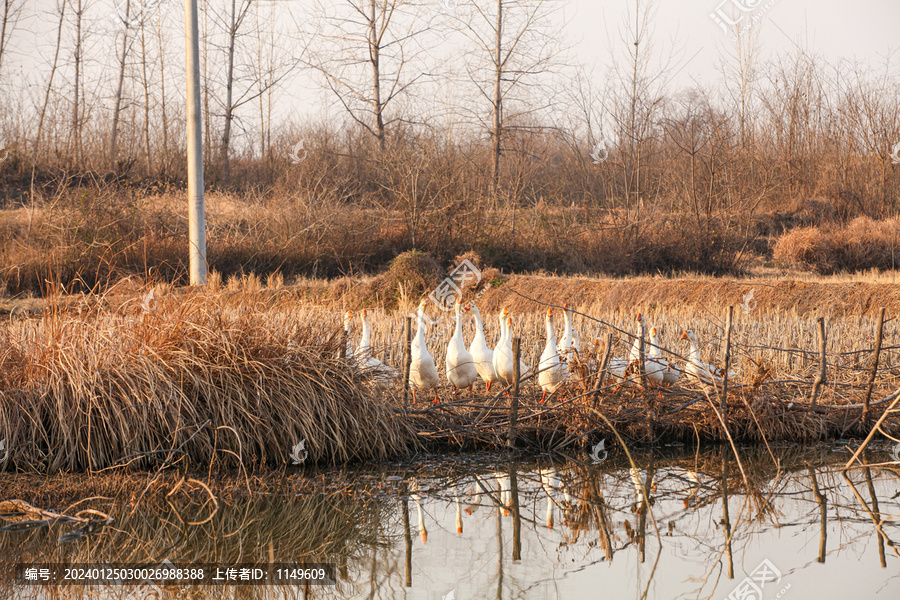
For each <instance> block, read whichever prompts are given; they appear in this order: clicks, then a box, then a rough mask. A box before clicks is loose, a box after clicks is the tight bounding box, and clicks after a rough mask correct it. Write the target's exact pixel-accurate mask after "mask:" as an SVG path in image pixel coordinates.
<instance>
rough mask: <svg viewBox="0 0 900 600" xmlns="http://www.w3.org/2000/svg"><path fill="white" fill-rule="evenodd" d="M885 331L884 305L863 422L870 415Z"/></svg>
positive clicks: (880, 316)
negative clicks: (870, 399)
mask: <svg viewBox="0 0 900 600" xmlns="http://www.w3.org/2000/svg"><path fill="white" fill-rule="evenodd" d="M883 332H884V307H883V306H882V307H881V309H880V310H879V311H878V329H877V331H876V332H875V360H874V361H873V362H872V372H871V373H870V374H869V387H868V388H866V399H865V400H863V414H862V418H863V422H865V420H866V418H867V417H868V415H869V398H871V397H872V388H873V387H875V377H876V376H877V375H878V357H879V356H880V355H881V336H882V334H883Z"/></svg>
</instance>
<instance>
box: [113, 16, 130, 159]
mask: <svg viewBox="0 0 900 600" xmlns="http://www.w3.org/2000/svg"><path fill="white" fill-rule="evenodd" d="M124 1H125V6H124V10H125V13H124V14H123V15H122V26H123V28H122V46H121V50H120V51H119V54H118V56H117V58H118V61H119V64H118V69H119V72H118V79H117V83H116V94H115V97H114V99H113V116H112V125H111V126H110V127H111V128H112V131H111V132H110V135H109V163H110V164H109V168H110V169H112V170H113V171H115V170H116V157H117V153H116V143H117V141H118V136H119V116H120V114H121V110H122V87H123V85H124V83H125V65H126V61H127V59H128V51H129V50H130V48H131V42H130V40H129V30H130V28H131V18H132V13H131V0H124ZM136 4H137V2H136Z"/></svg>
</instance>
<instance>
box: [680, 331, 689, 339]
mask: <svg viewBox="0 0 900 600" xmlns="http://www.w3.org/2000/svg"><path fill="white" fill-rule="evenodd" d="M681 339H683V340H686V339H688V334H687V331H682V332H681Z"/></svg>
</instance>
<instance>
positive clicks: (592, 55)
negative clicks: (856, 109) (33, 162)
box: [0, 0, 900, 127]
mask: <svg viewBox="0 0 900 600" xmlns="http://www.w3.org/2000/svg"><path fill="white" fill-rule="evenodd" d="M57 1H58V0H27V2H26V3H25V7H24V16H25V18H24V19H23V20H22V23H21V24H20V26H19V29H18V30H17V31H16V32H15V34H14V36H13V38H12V40H11V41H10V44H9V47H8V55H7V56H6V57H5V58H4V63H3V65H2V69H3V72H2V73H0V90H2V91H3V92H5V93H4V94H3V96H2V97H0V98H10V96H11V95H12V103H13V106H16V107H17V106H18V105H23V106H26V107H33V106H37V105H38V104H39V102H40V99H41V98H42V90H43V88H44V86H45V82H46V76H47V73H48V72H49V63H50V59H51V57H52V54H53V45H54V42H55V21H54V18H53V15H52V12H53V10H54V7H55V6H56V3H57ZM131 1H132V3H135V2H140V1H143V2H145V3H146V2H157V1H161V2H162V7H163V10H164V13H165V17H164V19H165V20H164V22H165V23H166V30H167V33H166V44H165V46H166V52H167V57H166V60H167V67H166V68H167V72H170V71H171V73H172V74H171V78H172V80H171V81H170V82H169V83H168V84H167V87H168V89H167V95H168V94H172V95H173V96H174V99H175V100H178V101H179V102H181V99H183V89H184V85H183V81H182V80H181V79H182V78H183V71H182V69H183V61H184V51H183V29H182V28H183V14H184V13H183V2H182V0H131ZM479 1H480V2H483V5H484V6H486V7H489V6H490V5H491V4H492V3H491V2H490V0H479ZM634 1H635V0H568V1H566V0H562V2H561V3H562V5H563V6H564V9H563V10H562V11H560V12H559V13H557V19H558V22H559V24H560V25H561V26H562V27H563V29H562V37H563V43H564V44H568V45H569V46H570V47H571V56H572V58H573V62H576V63H581V64H583V65H585V66H587V67H591V68H592V69H593V76H594V78H595V81H597V82H602V81H604V79H605V78H607V77H608V75H607V73H608V71H609V68H610V66H611V65H612V63H613V59H612V58H611V50H615V51H621V50H622V48H623V44H622V42H621V40H620V37H619V35H620V34H619V31H620V29H621V27H622V21H623V17H624V15H625V13H626V10H627V8H628V7H629V6H633V4H634ZM115 2H124V0H90V1H89V2H88V3H89V4H90V6H91V8H90V9H89V10H88V13H87V14H86V16H85V19H86V27H87V30H88V31H89V32H90V37H89V39H88V48H87V56H88V57H89V59H90V58H91V57H92V56H93V62H92V65H91V66H89V67H88V68H89V69H93V71H92V72H90V71H89V72H90V74H89V75H88V80H87V82H86V94H87V95H88V97H90V96H91V95H92V94H93V96H94V98H96V99H98V100H97V102H98V103H99V105H103V103H104V102H107V99H108V98H110V97H111V95H112V91H113V86H112V81H113V80H114V77H113V75H114V73H115V58H114V57H115V52H116V49H115V48H114V46H113V40H115V36H114V33H115V32H116V31H117V30H118V29H119V28H121V22H119V21H117V20H116V18H115V17H114V15H115V12H114V10H112V5H113V4H114V3H115ZM337 2H338V0H335V3H337ZM313 3H314V0H280V1H279V0H266V4H267V5H268V6H272V7H273V9H274V10H275V11H284V16H282V17H279V18H277V19H275V22H276V26H277V27H278V28H279V29H280V31H281V34H282V35H283V36H285V38H284V39H289V38H290V37H291V36H292V35H294V33H296V31H297V29H298V28H300V27H303V26H304V25H305V24H306V23H307V22H308V18H307V16H306V15H307V14H308V13H309V10H310V8H309V7H310V6H311V5H312V4H313ZM462 3H463V0H426V1H425V6H424V8H423V10H424V11H425V14H428V11H429V10H433V11H435V13H434V14H435V15H436V16H437V17H438V19H439V18H440V16H441V13H442V12H445V11H447V10H456V9H454V8H453V5H454V4H462ZM644 3H646V1H645V2H644ZM209 4H210V5H212V6H218V7H220V8H224V7H225V6H226V4H227V5H230V2H226V0H209ZM737 5H743V6H745V7H750V8H752V10H748V11H747V12H746V16H745V17H744V19H745V21H742V23H743V22H749V20H750V19H753V18H755V19H756V20H757V22H758V25H759V27H760V59H761V60H766V59H768V58H772V57H777V56H779V55H783V54H786V53H789V52H793V51H795V50H796V49H797V48H803V49H804V50H805V51H807V52H808V53H810V54H814V55H817V56H820V57H821V58H822V59H824V60H825V61H827V62H829V63H832V64H834V63H837V62H838V61H840V60H842V59H847V60H856V61H859V62H861V63H863V64H867V65H869V67H870V68H876V67H879V66H881V65H883V64H884V63H885V60H886V59H887V58H889V57H890V58H891V63H892V64H891V68H892V73H893V75H894V76H897V74H898V73H900V67H898V66H897V65H898V64H900V53H898V49H900V36H898V34H897V33H898V31H900V1H898V0H861V1H859V2H848V1H847V0H657V2H656V7H657V11H656V17H655V19H654V20H653V22H652V30H653V47H654V48H655V51H656V57H657V59H658V62H666V61H667V60H668V59H669V56H670V54H671V53H672V52H673V49H675V50H674V52H675V55H674V58H673V59H672V60H671V61H670V64H671V65H672V69H671V71H670V72H669V73H668V76H669V80H670V86H669V91H670V92H677V91H678V90H679V89H684V88H687V87H693V86H695V85H701V86H703V87H704V88H707V89H711V88H715V86H716V85H718V83H719V82H720V81H721V76H720V74H719V72H718V71H717V65H718V63H719V62H720V61H721V58H720V57H721V55H722V52H723V51H727V49H729V48H730V47H732V46H733V43H732V42H731V40H730V39H729V36H728V35H727V34H725V32H723V30H722V29H721V28H720V26H719V25H717V23H716V22H715V20H714V19H713V18H712V17H711V13H714V12H715V11H717V10H721V11H722V12H723V14H732V12H733V11H734V10H736V6H737ZM448 7H449V8H448ZM488 10H491V9H490V8H488ZM69 12H70V14H71V9H70V11H69ZM288 12H289V13H290V14H292V15H293V18H291V17H290V16H289V15H288ZM739 14H743V13H739ZM71 37H72V33H71V21H70V27H69V30H68V31H67V37H66V38H65V39H67V40H69V41H71ZM461 41H462V38H459V40H457V41H456V42H448V43H444V44H441V45H439V46H437V51H438V52H440V53H441V54H442V57H441V59H440V61H439V62H440V64H441V66H442V67H443V68H448V69H452V68H453V67H454V66H456V64H455V63H456V62H458V61H459V57H460V56H461V53H460V52H459V51H458V50H455V49H454V47H453V44H454V43H460V42H461ZM218 62H220V63H221V62H223V61H222V60H219V61H218ZM217 67H218V68H220V69H221V68H222V65H217ZM60 68H61V70H60V72H59V73H58V74H57V77H58V78H59V81H60V82H61V83H60V85H63V82H65V81H67V79H68V78H70V77H71V75H70V73H68V72H67V69H71V46H69V47H64V50H63V55H62V57H61V67H60ZM134 73H137V70H136V69H135V71H134ZM132 77H133V78H135V79H136V77H137V75H132ZM563 81H565V79H563ZM440 93H442V92H441V91H440V90H439V91H438V92H435V93H431V94H430V96H431V97H434V96H436V95H438V94H440ZM245 110H246V109H245ZM331 110H334V99H333V98H332V97H330V96H329V94H327V93H325V92H323V91H322V88H321V82H320V79H319V78H318V77H317V76H316V75H315V74H314V73H313V72H311V71H310V70H309V69H300V70H298V71H297V72H296V74H295V75H294V76H292V77H291V79H290V81H289V82H287V83H286V84H285V90H284V91H283V93H279V95H278V105H277V106H276V107H275V109H274V112H275V114H280V115H282V116H283V117H284V118H288V119H290V118H294V119H295V118H296V117H298V116H310V117H313V118H321V117H323V116H324V115H326V114H328V113H329V111H331ZM0 112H6V111H2V107H0ZM3 118H4V119H5V120H6V123H9V115H8V114H6V115H3ZM244 118H245V119H246V120H247V121H248V123H250V124H249V125H247V127H252V121H253V118H252V116H251V115H246V116H244Z"/></svg>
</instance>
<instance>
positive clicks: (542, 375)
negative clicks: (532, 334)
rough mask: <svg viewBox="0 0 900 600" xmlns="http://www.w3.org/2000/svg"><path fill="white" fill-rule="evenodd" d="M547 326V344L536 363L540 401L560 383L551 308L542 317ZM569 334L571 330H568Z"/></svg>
mask: <svg viewBox="0 0 900 600" xmlns="http://www.w3.org/2000/svg"><path fill="white" fill-rule="evenodd" d="M544 322H545V324H546V327H547V345H546V346H544V351H543V352H542V353H541V361H540V363H539V364H538V383H539V384H540V386H541V389H542V390H544V394H543V395H542V396H541V402H542V403H543V402H544V400H546V399H547V394H548V393H549V394H552V393H553V392H555V391H556V390H557V389H558V388H559V386H561V385H562V380H563V369H562V363H561V362H560V360H559V354H558V353H557V346H556V331H555V330H554V329H553V309H552V308H548V309H547V317H546V318H545V319H544ZM570 334H571V332H570Z"/></svg>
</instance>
